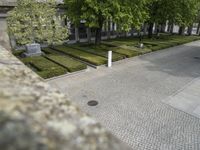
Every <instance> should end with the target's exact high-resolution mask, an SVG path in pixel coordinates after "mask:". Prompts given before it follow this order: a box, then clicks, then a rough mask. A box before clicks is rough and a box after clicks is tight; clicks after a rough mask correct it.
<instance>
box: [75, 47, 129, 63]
mask: <svg viewBox="0 0 200 150" xmlns="http://www.w3.org/2000/svg"><path fill="white" fill-rule="evenodd" d="M73 47H74V48H77V49H79V50H82V51H85V52H88V53H92V54H94V55H98V56H102V57H105V58H106V59H107V58H108V51H109V49H106V48H101V47H100V46H99V45H97V46H96V45H91V44H90V45H89V44H88V45H87V46H86V45H85V44H84V45H83V46H82V45H79V46H78V45H73ZM124 58H126V56H125V55H123V54H119V53H115V52H113V54H112V61H113V62H114V61H118V60H122V59H124Z"/></svg>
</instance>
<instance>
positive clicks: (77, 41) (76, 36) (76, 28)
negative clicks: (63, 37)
mask: <svg viewBox="0 0 200 150" xmlns="http://www.w3.org/2000/svg"><path fill="white" fill-rule="evenodd" d="M75 41H76V43H79V42H80V37H79V28H78V27H75Z"/></svg>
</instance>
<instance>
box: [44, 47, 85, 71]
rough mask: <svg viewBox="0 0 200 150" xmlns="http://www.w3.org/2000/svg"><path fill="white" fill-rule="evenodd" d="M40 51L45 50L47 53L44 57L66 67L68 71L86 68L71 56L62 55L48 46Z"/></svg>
mask: <svg viewBox="0 0 200 150" xmlns="http://www.w3.org/2000/svg"><path fill="white" fill-rule="evenodd" d="M42 51H43V52H45V54H47V55H46V56H45V57H47V58H48V59H50V60H52V61H54V62H56V63H58V64H59V65H61V66H63V67H65V68H67V70H68V71H69V72H75V71H80V70H83V69H86V68H87V65H85V64H83V63H81V62H79V61H77V60H74V59H73V58H71V57H68V56H62V55H61V54H58V53H56V52H55V51H54V50H52V49H50V48H43V49H42Z"/></svg>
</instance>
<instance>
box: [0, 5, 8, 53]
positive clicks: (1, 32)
mask: <svg viewBox="0 0 200 150" xmlns="http://www.w3.org/2000/svg"><path fill="white" fill-rule="evenodd" d="M0 9H1V8H0ZM0 45H2V46H4V47H5V48H6V49H8V50H10V49H11V47H10V39H9V36H8V33H7V22H6V16H5V15H4V14H1V13H0Z"/></svg>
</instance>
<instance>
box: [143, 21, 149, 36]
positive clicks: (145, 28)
mask: <svg viewBox="0 0 200 150" xmlns="http://www.w3.org/2000/svg"><path fill="white" fill-rule="evenodd" d="M147 29H148V24H147V23H145V24H144V35H146V34H147Z"/></svg>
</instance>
